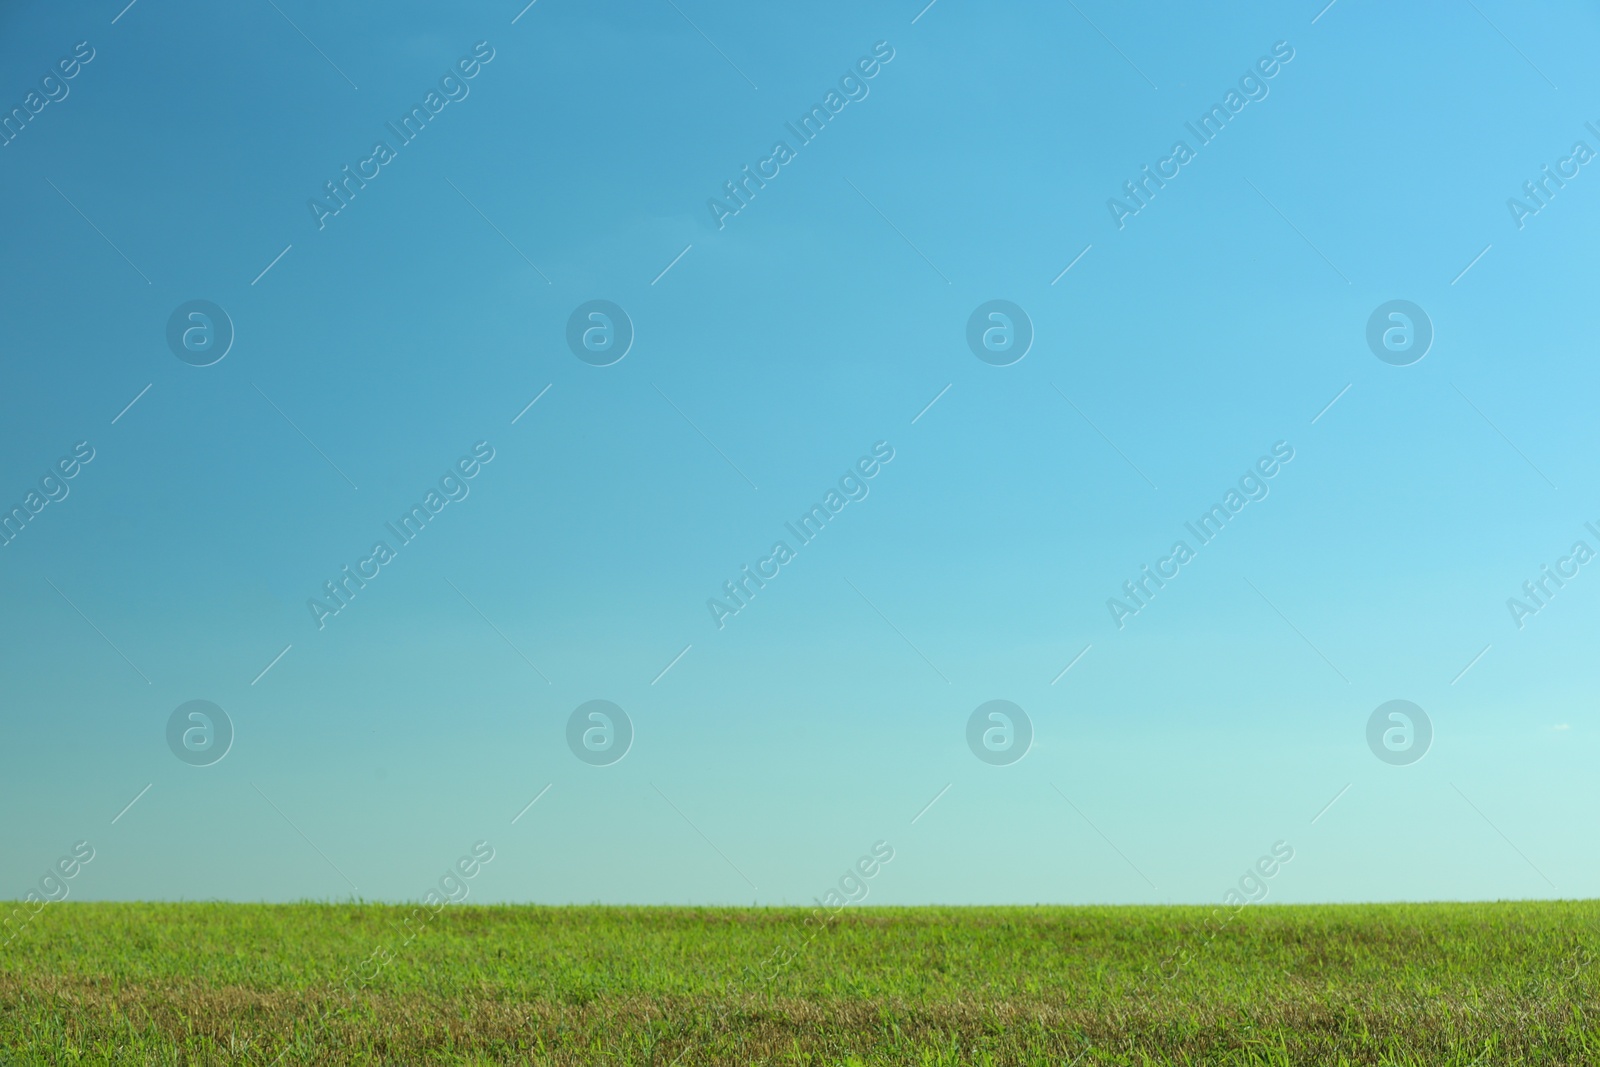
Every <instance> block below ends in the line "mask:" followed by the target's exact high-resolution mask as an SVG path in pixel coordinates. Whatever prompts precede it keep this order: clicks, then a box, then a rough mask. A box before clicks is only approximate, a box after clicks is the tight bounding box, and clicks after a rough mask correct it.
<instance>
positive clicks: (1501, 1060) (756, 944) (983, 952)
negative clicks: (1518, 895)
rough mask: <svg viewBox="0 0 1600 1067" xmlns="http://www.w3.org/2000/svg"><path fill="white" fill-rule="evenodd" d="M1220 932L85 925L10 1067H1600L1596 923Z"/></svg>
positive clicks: (760, 913)
mask: <svg viewBox="0 0 1600 1067" xmlns="http://www.w3.org/2000/svg"><path fill="white" fill-rule="evenodd" d="M5 910H7V911H9V909H5ZM1211 914H1213V913H1212V910H1211V909H1206V908H1168V907H1126V908H1124V907H1119V908H1062V907H1040V908H867V909H854V908H852V909H849V910H846V911H844V912H842V913H840V914H839V915H837V916H836V917H835V918H834V919H832V921H831V922H829V923H828V924H827V925H826V927H825V928H822V929H821V930H820V933H817V934H816V936H815V937H814V938H812V937H811V935H812V931H813V930H814V929H816V928H815V927H811V928H808V927H805V926H804V925H803V924H804V922H805V920H806V919H807V918H808V917H810V915H811V913H810V912H808V911H804V910H798V909H725V908H599V907H584V908H542V907H472V906H449V907H445V908H444V909H443V910H442V911H440V912H439V913H438V915H437V916H436V917H432V918H431V919H430V918H426V915H427V913H426V912H417V911H415V910H414V909H411V908H398V907H386V906H374V905H323V904H298V905H284V906H272V905H241V904H80V903H61V904H53V905H50V906H48V907H46V908H45V909H44V910H43V911H42V912H41V913H40V914H39V916H38V917H37V918H36V919H35V920H34V921H33V922H32V923H31V924H29V925H28V926H26V927H25V928H24V929H23V930H22V931H21V933H20V934H19V935H18V936H17V937H16V938H15V939H14V940H13V941H11V943H10V944H9V945H6V946H4V948H3V949H0V1063H17V1064H33V1063H74V1064H77V1063H129V1064H146V1063H151V1064H160V1063H173V1064H176V1063H185V1064H189V1063H217V1064H223V1063H226V1064H235V1063H245V1064H249V1063H257V1064H264V1063H271V1062H273V1060H274V1058H275V1057H278V1056H279V1055H280V1053H282V1054H283V1055H282V1058H281V1060H279V1061H278V1062H280V1063H282V1064H304V1063H339V1064H344V1063H362V1064H379V1063H393V1064H419V1063H459V1064H502V1063H504V1064H510V1063H518V1064H523V1063H530V1062H531V1063H538V1064H597V1063H598V1064H619V1065H620V1064H656V1065H660V1067H665V1065H667V1064H671V1063H674V1062H677V1063H681V1064H704V1063H718V1064H740V1065H744V1064H819V1065H820V1064H852V1065H866V1064H873V1065H877V1064H919V1065H936V1064H938V1065H943V1064H950V1065H955V1064H1050V1065H1053V1067H1060V1065H1063V1064H1068V1063H1077V1064H1083V1065H1089V1064H1151V1063H1163V1064H1165V1063H1185V1064H1189V1063H1193V1064H1199V1063H1206V1064H1307V1063H1317V1064H1323V1063H1326V1064H1346V1063H1347V1064H1416V1065H1419V1067H1420V1065H1427V1067H1447V1065H1457V1067H1467V1065H1469V1064H1478V1065H1488V1064H1517V1065H1537V1064H1589V1063H1600V999H1597V994H1600V966H1590V959H1591V957H1590V955H1589V951H1588V946H1591V945H1594V944H1595V941H1596V934H1597V932H1600V902H1557V903H1512V904H1427V905H1382V906H1367V905H1363V906H1338V907H1331V906H1319V907H1282V906H1253V907H1249V908H1246V909H1244V910H1243V911H1241V912H1239V913H1238V914H1237V916H1236V917H1233V918H1232V920H1231V921H1229V922H1227V923H1226V924H1225V925H1223V926H1222V927H1221V929H1220V930H1218V931H1217V932H1216V933H1215V936H1214V937H1210V936H1208V933H1207V928H1206V926H1205V925H1204V924H1205V922H1206V920H1207V917H1208V916H1209V915H1211ZM1215 914H1216V915H1217V916H1218V917H1219V919H1220V918H1225V917H1226V913H1224V912H1222V911H1220V910H1219V911H1217V912H1216V913H1215ZM408 916H411V917H412V918H413V920H414V921H417V922H420V926H419V927H413V928H412V929H414V930H415V931H416V932H415V934H414V936H413V937H412V939H411V940H410V941H409V943H408V942H407V937H408V936H410V935H408V933H407V927H405V926H404V925H403V924H404V921H405V920H406V918H407V917H408ZM375 950H383V951H387V952H388V953H390V954H391V956H390V959H389V961H388V962H387V964H385V965H383V966H381V967H379V966H378V965H377V964H378V961H379V960H381V957H374V955H373V953H374V951H375ZM1180 951H1186V952H1187V953H1188V958H1187V962H1185V963H1184V964H1183V965H1182V967H1181V969H1178V970H1177V973H1176V975H1175V976H1174V977H1163V972H1165V973H1166V974H1172V973H1173V970H1174V967H1175V962H1176V960H1175V956H1176V954H1177V953H1179V952H1180ZM791 952H792V953H794V955H793V957H792V958H789V959H787V960H786V961H785V959H784V957H785V955H786V954H787V953H791ZM774 953H777V955H776V956H774ZM363 961H371V962H369V963H363ZM1164 961H1166V962H1164ZM763 975H765V977H763ZM285 1050H287V1051H285Z"/></svg>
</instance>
